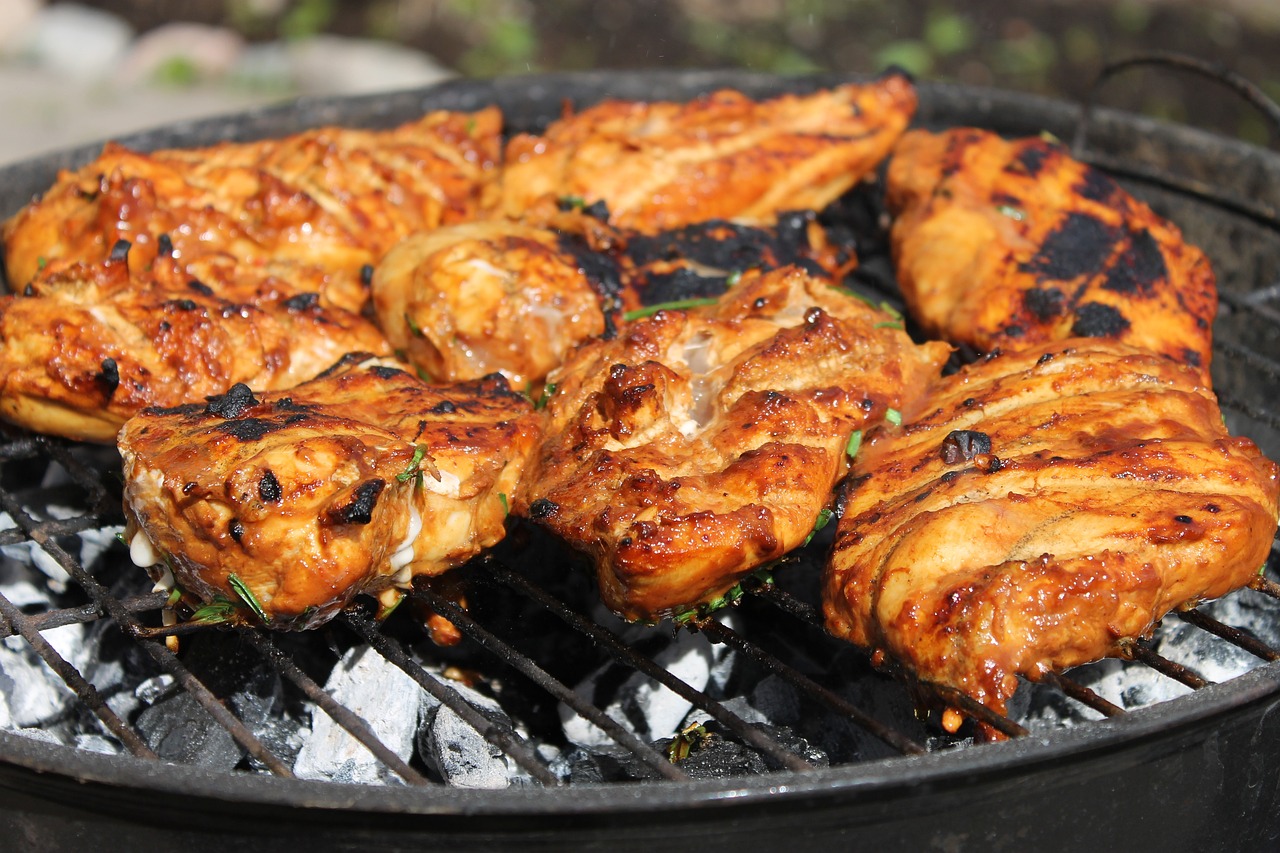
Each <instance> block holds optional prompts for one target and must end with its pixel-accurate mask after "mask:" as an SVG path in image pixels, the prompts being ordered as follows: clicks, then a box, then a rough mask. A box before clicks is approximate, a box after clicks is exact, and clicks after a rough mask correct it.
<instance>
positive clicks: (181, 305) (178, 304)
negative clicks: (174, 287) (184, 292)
mask: <svg viewBox="0 0 1280 853" xmlns="http://www.w3.org/2000/svg"><path fill="white" fill-rule="evenodd" d="M164 306H165V307H166V308H172V309H173V310H175V311H194V310H196V309H197V308H199V307H200V306H199V305H197V304H196V303H195V300H193V299H170V300H169V301H168V302H166V303H164Z"/></svg>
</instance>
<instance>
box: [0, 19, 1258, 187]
mask: <svg viewBox="0 0 1280 853" xmlns="http://www.w3.org/2000/svg"><path fill="white" fill-rule="evenodd" d="M1154 49H1160V50H1174V51H1182V52H1185V53H1188V54H1191V55H1194V56H1197V57H1200V58H1202V59H1207V60H1210V61H1214V62H1220V63H1222V64H1223V65H1224V66H1226V67H1229V68H1231V69H1232V70H1234V71H1237V72H1239V73H1241V74H1243V75H1244V76H1246V77H1248V78H1249V79H1251V80H1253V81H1254V82H1256V83H1258V84H1259V85H1261V86H1262V87H1263V89H1264V90H1265V91H1267V92H1268V93H1269V94H1270V95H1271V96H1272V97H1275V98H1277V99H1280V2H1277V0H1077V1H1076V2H1071V0H1023V2H1021V3H1017V4H1010V3H1006V2H1000V0H953V2H943V0H928V2H902V1H901V0H897V2H893V0H642V2H627V0H558V2H557V1H556V0H552V2H539V3H535V2H533V0H369V2H365V0H186V2H164V1H163V0H84V2H56V0H43V1H42V0H0V110H3V115H4V116H5V121H4V122H2V123H0V162H7V161H11V160H14V159H17V158H20V157H23V156H28V155H30V154H32V153H36V152H40V151H44V150H50V149H53V148H63V147H67V146H71V145H75V144H80V143H83V142H87V141H92V140H97V139H102V138H105V137H110V136H116V135H120V134H123V133H127V132H129V131H132V130H136V129H140V128H143V127H148V126H152V125H155V124H159V123H163V122H168V121H174V120H179V119H183V118H191V117H196V116H203V115H209V114H214V113H220V112H228V111H233V110H239V109H244V108H246V107H249V106H253V105H257V104H266V103H271V102H276V101H280V100H283V99H288V98H291V97H296V96H299V95H345V94H355V93H362V92H372V91H382V90H391V89H402V88H411V87H416V86H423V85H428V84H430V83H433V82H436V81H439V80H441V79H444V78H445V77H448V76H450V75H453V74H462V75H469V76H493V75H501V74H527V73H535V72H539V71H558V70H577V69H587V68H628V69H629V68H635V69H639V68H652V67H665V68H749V69H752V70H757V71H770V72H777V73H803V72H807V71H838V72H854V73H873V72H875V71H878V70H880V69H881V68H883V67H884V66H886V65H889V64H896V65H900V66H902V67H904V68H906V69H907V70H909V71H911V72H913V73H915V74H916V75H918V76H919V77H921V78H922V79H930V80H943V81H954V82H961V83H968V84H973V85H982V86H999V87H1003V88H1012V89H1019V90H1023V91H1029V92H1036V93H1040V94H1045V95H1051V96H1056V97H1065V98H1073V99H1074V98H1079V97H1080V96H1081V95H1082V94H1083V92H1084V91H1086V90H1087V88H1088V86H1089V85H1090V83H1091V82H1092V81H1093V79H1094V77H1095V76H1096V74H1097V71H1098V69H1099V68H1100V67H1101V66H1102V65H1103V63H1105V62H1107V61H1110V60H1115V59H1119V58H1123V57H1125V56H1129V55H1132V54H1133V53H1136V52H1139V51H1147V50H1154ZM1101 100H1102V102H1104V103H1106V104H1108V105H1111V106H1116V107H1122V108H1126V109H1132V110H1138V111H1141V112H1144V113H1146V114H1148V115H1154V116H1158V117H1163V118H1169V119H1173V120H1178V121H1187V122H1190V123H1193V124H1197V125H1200V126H1205V127H1209V128H1211V129H1214V130H1217V131H1219V132H1222V133H1227V134H1231V135H1236V136H1240V137H1243V138H1245V139H1248V140H1250V141H1254V142H1266V141H1267V139H1268V132H1267V128H1266V126H1265V124H1264V123H1263V122H1262V119H1261V118H1260V117H1259V116H1258V115H1257V114H1256V112H1254V111H1253V110H1252V109H1251V108H1250V107H1247V106H1246V105H1245V104H1244V103H1243V102H1242V101H1240V100H1239V99H1237V98H1235V97H1234V96H1232V95H1230V94H1227V93H1226V91H1225V90H1223V89H1220V88H1218V87H1215V86H1214V85H1212V84H1210V83H1208V82H1206V81H1203V80H1201V79H1199V78H1196V77H1192V76H1190V75H1187V74H1186V73H1184V72H1174V71H1167V70H1156V69H1141V70H1136V71H1132V72H1129V73H1128V74H1127V75H1125V76H1124V77H1121V78H1117V79H1116V80H1114V81H1113V82H1111V83H1108V84H1107V86H1106V88H1105V89H1104V91H1103V95H1102V98H1101Z"/></svg>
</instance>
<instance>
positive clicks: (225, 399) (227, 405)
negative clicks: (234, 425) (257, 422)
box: [205, 382, 258, 419]
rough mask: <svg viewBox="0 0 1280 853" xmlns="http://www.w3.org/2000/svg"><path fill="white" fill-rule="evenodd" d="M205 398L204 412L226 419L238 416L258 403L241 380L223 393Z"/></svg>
mask: <svg viewBox="0 0 1280 853" xmlns="http://www.w3.org/2000/svg"><path fill="white" fill-rule="evenodd" d="M205 399H206V400H208V405H207V406H205V411H206V412H208V413H209V414H211V415H217V416H218V417H220V418H228V419H230V418H238V417H240V416H241V415H242V414H244V413H245V411H246V410H247V409H249V408H250V407H252V406H256V405H258V399H257V398H256V397H254V396H253V391H251V390H250V389H249V386H248V385H245V384H244V383H243V382H237V383H236V384H235V385H232V386H231V388H230V389H228V390H227V393H225V394H220V395H218V396H216V397H206V398H205Z"/></svg>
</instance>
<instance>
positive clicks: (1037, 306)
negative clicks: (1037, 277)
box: [1022, 287, 1067, 323]
mask: <svg viewBox="0 0 1280 853" xmlns="http://www.w3.org/2000/svg"><path fill="white" fill-rule="evenodd" d="M1066 303H1067V296H1066V294H1065V293H1063V292H1062V291H1061V290H1059V289H1058V288H1056V287H1033V288H1031V289H1030V290H1028V291H1026V292H1025V293H1023V294H1022V304H1023V305H1025V306H1026V309H1027V310H1028V311H1030V312H1031V315H1032V316H1033V317H1035V318H1036V319H1037V320H1039V321H1040V322H1042V323H1047V322H1048V321H1050V320H1052V319H1053V318H1054V317H1057V316H1059V315H1061V314H1062V311H1063V308H1064V307H1065V306H1066Z"/></svg>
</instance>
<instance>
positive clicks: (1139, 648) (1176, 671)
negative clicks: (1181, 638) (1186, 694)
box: [1124, 643, 1212, 690]
mask: <svg viewBox="0 0 1280 853" xmlns="http://www.w3.org/2000/svg"><path fill="white" fill-rule="evenodd" d="M1124 651H1125V653H1126V654H1128V655H1129V656H1130V657H1132V658H1133V659H1134V660H1136V661H1138V662H1139V663H1144V664H1146V665H1147V666H1149V667H1151V668H1152V669H1154V670H1155V671H1156V672H1158V673H1160V674H1161V675H1164V676H1167V677H1169V678H1172V679H1173V680H1174V681H1177V682H1179V683H1181V684H1185V685H1186V686H1187V687H1190V688H1191V689H1192V690H1199V689H1200V688H1201V687H1207V686H1209V684H1211V683H1212V682H1210V681H1208V680H1206V679H1204V678H1202V677H1201V676H1200V675H1199V673H1197V672H1196V671H1195V670H1193V669H1191V668H1190V667H1187V666H1183V665H1182V664H1180V663H1177V662H1175V661H1171V660H1169V659H1168V658H1167V657H1164V656H1163V655H1161V654H1159V653H1157V652H1155V651H1152V650H1151V649H1150V648H1148V647H1147V646H1146V645H1144V644H1143V643H1125V644H1124Z"/></svg>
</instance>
